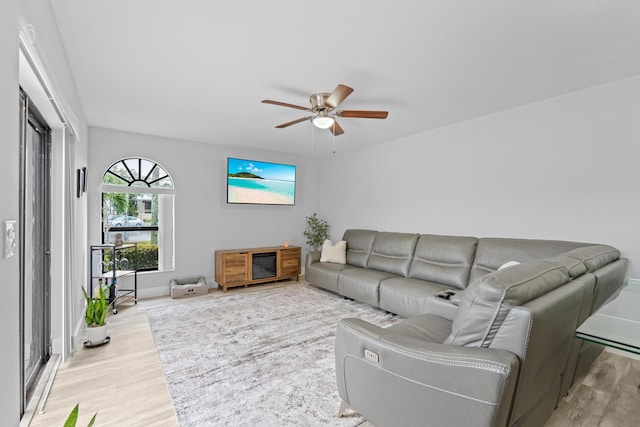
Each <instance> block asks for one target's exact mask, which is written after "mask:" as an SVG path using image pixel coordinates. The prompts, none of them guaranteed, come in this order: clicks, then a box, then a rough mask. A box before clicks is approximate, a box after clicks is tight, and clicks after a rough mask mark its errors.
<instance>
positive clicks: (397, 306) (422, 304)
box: [380, 277, 449, 317]
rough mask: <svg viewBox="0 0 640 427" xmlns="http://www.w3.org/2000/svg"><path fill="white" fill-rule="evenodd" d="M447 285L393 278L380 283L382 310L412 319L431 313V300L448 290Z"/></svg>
mask: <svg viewBox="0 0 640 427" xmlns="http://www.w3.org/2000/svg"><path fill="white" fill-rule="evenodd" d="M448 288H449V287H448V286H446V285H442V284H439V283H433V282H428V281H425V280H419V279H406V278H404V277H392V278H390V279H385V280H383V281H382V282H380V308H381V309H383V310H387V311H389V312H391V313H395V314H399V315H400V316H404V317H410V316H416V315H418V314H423V313H427V312H429V309H428V308H429V301H428V300H429V298H435V295H436V294H437V293H438V292H440V291H443V290H445V289H448Z"/></svg>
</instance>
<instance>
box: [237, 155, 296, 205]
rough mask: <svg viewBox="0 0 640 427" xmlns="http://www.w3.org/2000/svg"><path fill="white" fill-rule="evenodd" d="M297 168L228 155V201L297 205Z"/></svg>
mask: <svg viewBox="0 0 640 427" xmlns="http://www.w3.org/2000/svg"><path fill="white" fill-rule="evenodd" d="M295 199H296V167H295V166H294V165H284V164H281V163H269V162H259V161H256V160H246V159H235V158H233V157H229V158H227V203H239V204H256V205H294V204H295Z"/></svg>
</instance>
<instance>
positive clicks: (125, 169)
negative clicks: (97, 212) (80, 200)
mask: <svg viewBox="0 0 640 427" xmlns="http://www.w3.org/2000/svg"><path fill="white" fill-rule="evenodd" d="M101 193H102V230H103V233H102V242H103V243H115V244H118V243H120V242H123V243H126V242H136V243H137V244H138V245H137V246H138V269H139V270H160V271H163V270H172V269H173V268H174V239H173V236H174V231H173V230H174V194H175V190H174V187H173V180H172V179H171V177H170V176H169V173H168V172H167V171H166V169H165V168H163V167H162V166H160V165H159V164H157V163H156V162H154V161H152V160H148V159H143V158H128V159H123V160H119V161H117V162H116V163H114V164H113V165H111V166H110V167H109V169H107V171H106V172H105V173H104V175H103V177H102V186H101Z"/></svg>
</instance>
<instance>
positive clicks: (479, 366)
mask: <svg viewBox="0 0 640 427" xmlns="http://www.w3.org/2000/svg"><path fill="white" fill-rule="evenodd" d="M335 356H336V375H337V378H336V379H337V384H338V392H339V394H340V397H341V398H342V400H343V401H344V402H345V403H347V404H348V405H350V406H351V407H352V408H353V409H354V410H356V411H358V412H359V413H360V414H361V415H363V416H364V417H365V418H367V419H368V420H369V421H370V422H372V423H373V424H375V425H376V426H377V427H384V426H385V425H394V424H395V423H397V421H398V420H399V419H401V420H403V423H404V424H405V425H421V424H423V423H424V420H426V419H428V420H429V422H430V423H431V424H433V425H456V426H485V425H486V426H494V425H496V426H497V425H506V423H507V420H508V416H509V409H510V405H511V401H512V398H513V393H514V389H515V383H516V379H517V375H518V370H519V360H518V358H517V357H516V356H515V355H514V354H512V353H510V352H507V351H504V350H495V349H488V348H471V347H458V346H450V345H445V344H438V343H433V342H427V341H423V340H418V339H415V338H411V337H407V336H404V335H400V334H396V333H393V332H389V331H387V330H386V329H383V328H379V327H377V326H375V325H372V324H370V323H368V322H365V321H363V320H360V319H343V320H341V321H340V322H339V324H338V330H337V335H336V346H335Z"/></svg>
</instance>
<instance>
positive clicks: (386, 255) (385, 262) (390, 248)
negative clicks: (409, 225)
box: [367, 231, 418, 277]
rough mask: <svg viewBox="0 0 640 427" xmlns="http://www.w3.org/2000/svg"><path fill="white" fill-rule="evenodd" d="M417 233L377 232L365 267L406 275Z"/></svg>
mask: <svg viewBox="0 0 640 427" xmlns="http://www.w3.org/2000/svg"><path fill="white" fill-rule="evenodd" d="M417 241H418V234H414V233H390V232H383V231H381V232H378V234H377V235H376V238H375V240H374V242H373V247H372V249H371V255H370V256H369V260H368V261H367V268H373V269H374V270H379V271H386V272H388V273H393V274H397V275H399V276H403V277H407V274H408V273H409V266H410V265H411V259H412V258H413V251H414V249H415V248H416V242H417Z"/></svg>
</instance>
